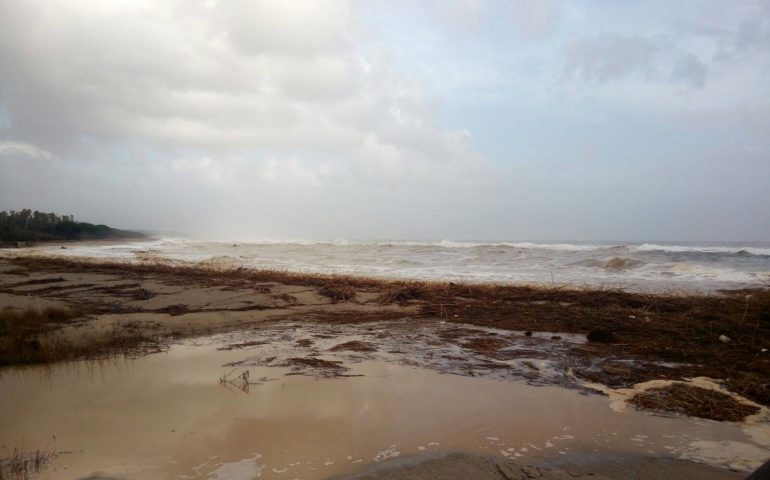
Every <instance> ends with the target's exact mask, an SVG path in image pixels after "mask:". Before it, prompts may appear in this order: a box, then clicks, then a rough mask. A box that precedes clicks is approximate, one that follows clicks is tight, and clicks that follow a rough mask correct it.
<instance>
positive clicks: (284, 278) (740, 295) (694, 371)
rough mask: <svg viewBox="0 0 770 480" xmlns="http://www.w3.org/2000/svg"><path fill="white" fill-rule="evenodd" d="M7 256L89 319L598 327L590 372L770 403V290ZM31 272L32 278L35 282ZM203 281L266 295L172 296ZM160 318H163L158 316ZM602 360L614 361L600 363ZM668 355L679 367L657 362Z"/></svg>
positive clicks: (208, 326) (489, 348)
mask: <svg viewBox="0 0 770 480" xmlns="http://www.w3.org/2000/svg"><path fill="white" fill-rule="evenodd" d="M0 261H1V262H4V263H5V264H6V265H7V268H5V270H6V271H8V270H14V269H16V270H18V271H17V272H16V275H12V276H9V275H3V278H2V281H0V292H2V295H4V298H7V299H13V298H16V300H17V301H18V297H20V296H25V297H33V298H42V299H43V300H42V301H43V302H45V300H46V299H54V300H56V301H57V302H59V303H61V304H63V305H65V306H67V307H72V308H74V309H75V310H76V311H77V312H78V313H79V314H80V315H81V316H83V317H85V318H89V317H94V316H97V317H98V316H105V315H117V316H120V315H127V316H131V315H133V316H134V317H136V316H139V317H141V316H142V315H145V316H148V315H149V316H153V315H154V316H161V317H162V319H163V322H161V323H162V324H163V323H165V324H166V326H167V327H168V328H166V330H167V331H166V333H167V334H168V335H170V336H172V337H177V338H179V337H183V336H188V335H194V334H200V333H211V332H215V331H223V330H226V329H228V328H238V327H237V325H239V324H240V323H243V322H248V323H254V322H263V321H266V320H270V319H273V320H275V319H286V318H290V317H292V316H297V315H300V316H302V315H305V316H310V317H312V318H314V319H316V320H321V321H327V322H329V321H342V322H351V321H352V322H361V321H363V320H367V319H368V320H371V319H383V320H386V319H397V318H401V317H403V316H405V315H409V316H411V317H414V318H420V319H430V320H440V321H446V322H450V323H466V324H472V325H476V326H480V327H489V328H496V329H502V330H507V331H519V332H525V333H527V332H531V333H530V335H535V336H544V337H549V334H553V335H550V336H551V337H554V339H556V338H555V337H559V336H560V335H562V336H563V335H567V334H579V335H585V336H587V338H588V340H589V341H588V342H586V343H585V345H583V346H582V347H581V349H580V353H579V355H577V356H576V359H575V364H574V365H573V370H574V371H575V374H576V375H577V376H578V377H581V378H582V379H584V380H586V381H591V382H598V383H602V384H605V385H609V386H612V387H631V386H633V385H634V384H637V383H641V382H645V381H650V380H656V379H660V378H664V379H669V380H682V379H684V378H689V377H699V376H707V377H711V378H716V379H720V380H724V381H726V382H727V386H728V387H732V388H731V389H732V390H733V391H736V392H740V393H741V394H742V395H744V396H746V397H747V398H749V399H751V400H754V401H756V402H757V403H759V404H762V405H764V406H769V405H770V354H768V352H767V349H768V348H770V289H752V290H738V291H722V292H720V293H716V294H697V295H694V294H682V293H674V294H672V293H638V292H625V291H622V290H617V289H610V290H600V289H590V288H584V289H574V288H562V287H543V286H532V285H525V286H517V285H495V284H460V283H453V282H419V281H410V280H406V281H396V280H380V279H373V278H365V277H355V276H342V275H321V274H303V273H292V272H285V271H273V270H249V269H242V268H238V269H231V270H222V269H217V268H212V267H209V266H206V265H205V264H188V265H183V266H179V265H178V264H173V263H171V264H169V263H160V262H155V263H141V264H137V263H124V262H104V261H99V260H92V259H79V258H74V259H73V258H58V257H57V258H50V257H29V256H25V257H3V256H1V255H0ZM11 265H12V266H11ZM52 273H53V274H56V273H62V274H67V275H73V276H74V277H77V276H78V275H81V276H82V275H86V276H88V275H91V276H92V277H93V276H104V275H113V276H115V280H131V281H132V283H131V284H130V285H128V286H127V284H125V283H124V284H123V285H120V284H118V285H112V284H110V285H105V284H100V283H99V282H102V283H104V279H103V278H102V277H99V278H86V279H85V280H84V279H81V278H75V279H74V280H72V281H69V280H68V279H66V278H64V277H62V276H61V275H60V276H59V277H54V278H51V277H50V274H52ZM30 275H31V276H32V277H31V280H30V279H26V277H27V276H30ZM36 275H37V276H42V278H37V277H35V276H36ZM46 275H48V276H46ZM86 280H87V281H86ZM147 281H150V282H151V283H152V282H155V284H157V283H160V284H161V285H158V286H159V287H161V288H159V291H157V292H153V291H152V289H151V288H150V289H148V288H145V287H146V285H144V283H146V282H147ZM164 284H165V285H164ZM193 284H197V286H198V287H203V288H209V289H223V290H224V291H227V292H232V291H241V292H243V293H248V292H254V293H255V294H256V297H257V298H254V299H253V300H249V301H248V303H243V302H241V303H238V304H237V305H227V304H223V305H221V307H208V308H201V306H196V305H194V304H193V303H190V302H189V301H188V300H191V299H190V298H188V297H190V296H191V294H189V292H188V294H187V295H182V296H181V297H180V298H179V299H178V300H179V301H178V302H177V303H173V304H171V303H169V302H165V303H164V302H162V301H161V299H162V298H163V297H164V296H166V295H165V292H164V289H166V290H167V289H168V285H176V286H179V285H188V286H189V285H193ZM261 284H264V285H262V286H260V285H261ZM271 285H275V286H277V287H278V288H274V287H271ZM150 286H152V285H150ZM294 287H305V290H313V291H312V292H311V291H307V292H305V293H306V297H307V298H299V299H298V298H297V297H294V296H292V295H291V294H290V293H285V291H288V290H291V289H292V288H294ZM260 290H261V291H262V293H260ZM272 290H275V292H273V291H272ZM268 292H269V293H268ZM89 293H90V294H93V293H98V294H99V295H100V296H103V297H106V298H105V299H104V300H103V301H100V300H98V299H97V300H95V301H93V300H91V299H90V297H93V296H94V295H89ZM260 295H261V296H260ZM174 301H176V300H174ZM6 303H7V302H6ZM0 305H3V304H2V303H0ZM15 306H18V305H15ZM212 311H220V312H224V311H229V312H231V314H233V315H235V316H236V317H237V316H238V315H240V316H241V317H243V318H239V319H238V320H237V321H236V322H235V323H227V322H224V323H222V324H220V323H219V322H216V321H214V322H212V321H208V322H207V321H200V319H197V318H196V317H199V316H200V315H201V314H202V313H206V312H212ZM185 317H190V318H196V321H195V322H194V323H195V326H194V327H191V328H187V329H182V330H180V329H176V330H175V329H174V328H175V326H176V325H178V324H180V323H182V322H180V321H178V320H179V319H180V318H182V319H186V318H185ZM157 320H158V319H153V320H152V321H155V322H156V323H157ZM140 323H141V321H140ZM161 327H163V325H161ZM161 329H162V328H161ZM135 330H142V329H141V328H138V329H135ZM474 348H475V351H476V352H478V353H482V354H493V355H494V353H495V350H496V349H499V348H500V345H495V342H487V343H484V342H481V343H479V344H478V345H476V346H475V347H474ZM597 359H598V360H603V362H604V363H602V364H601V365H598V368H597ZM623 359H634V360H635V361H637V362H638V363H640V364H641V366H636V367H635V366H634V365H630V366H621V365H619V364H618V361H622V360H623ZM645 360H649V362H647V363H645ZM661 362H662V363H666V362H669V363H672V364H676V366H675V368H672V367H670V366H666V365H656V363H658V364H659V363H661ZM6 363H7V362H6ZM33 363H34V362H33Z"/></svg>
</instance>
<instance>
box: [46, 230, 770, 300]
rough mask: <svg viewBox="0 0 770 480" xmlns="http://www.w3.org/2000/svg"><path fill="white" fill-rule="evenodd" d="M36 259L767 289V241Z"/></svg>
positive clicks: (171, 250) (247, 249) (152, 243)
mask: <svg viewBox="0 0 770 480" xmlns="http://www.w3.org/2000/svg"><path fill="white" fill-rule="evenodd" d="M34 250H35V251H37V252H38V253H44V254H52V255H67V256H84V257H93V258H101V259H122V260H131V261H134V260H135V261H148V260H158V259H163V260H175V261H185V262H206V263H209V264H211V263H213V264H215V265H217V266H221V267H228V268H232V267H247V268H266V269H278V270H288V271H296V272H317V273H333V274H353V275H365V276H374V277H382V278H401V279H420V280H443V281H455V282H457V281H466V282H495V283H538V284H556V285H572V286H591V287H602V286H603V287H611V288H616V287H620V288H625V289H631V290H649V291H664V290H686V291H714V290H718V289H736V288H747V287H759V286H770V243H741V244H735V243H665V242H637V243H628V242H590V243H586V242H563V243H548V242H544V243H538V242H455V241H448V240H442V241H437V242H413V241H353V240H336V241H326V242H318V241H302V240H298V241H258V242H241V241H227V242H223V241H206V240H199V239H191V238H152V239H143V240H138V241H130V242H121V243H111V244H109V243H75V244H68V245H67V246H66V248H64V249H63V248H61V246H60V245H58V244H56V245H53V244H50V245H45V246H38V247H34Z"/></svg>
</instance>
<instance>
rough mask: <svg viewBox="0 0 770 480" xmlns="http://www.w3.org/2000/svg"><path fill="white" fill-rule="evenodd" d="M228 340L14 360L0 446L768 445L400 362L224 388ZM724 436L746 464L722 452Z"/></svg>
mask: <svg viewBox="0 0 770 480" xmlns="http://www.w3.org/2000/svg"><path fill="white" fill-rule="evenodd" d="M226 345H228V338H227V337H225V336H215V337H205V338H200V339H198V340H196V341H188V342H183V343H180V344H177V345H174V346H172V347H171V348H170V349H169V350H168V351H166V352H163V353H156V354H151V355H148V356H145V357H142V358H139V359H136V360H132V361H126V360H118V359H116V360H110V361H105V362H101V363H100V362H87V361H83V362H71V363H65V364H55V365H51V366H46V367H42V366H38V367H20V368H12V369H3V370H2V377H1V378H0V389H2V391H3V392H5V393H4V394H3V395H2V397H1V398H0V411H2V412H3V414H2V417H1V418H0V445H4V446H5V447H4V450H5V451H4V452H3V453H7V450H8V447H10V446H11V445H17V444H19V443H20V442H23V443H24V444H26V445H38V446H44V447H47V448H55V449H56V450H57V451H58V452H60V454H59V455H58V456H57V457H56V458H55V459H54V460H53V461H52V463H51V465H50V467H49V468H48V469H47V470H45V471H43V472H42V473H41V475H40V478H41V479H48V478H51V479H54V478H83V477H87V476H89V475H92V474H94V473H97V472H101V473H102V474H103V475H106V476H109V477H114V478H143V479H144V478H148V479H155V478H158V479H160V478H173V477H176V478H213V479H225V478H252V477H253V476H254V475H256V474H257V473H258V474H259V475H260V478H268V479H270V478H276V479H279V478H305V479H321V478H327V477H330V476H333V475H344V474H351V473H355V472H356V471H359V470H360V469H361V468H362V467H365V466H366V465H368V464H380V463H384V462H386V461H388V460H391V459H396V458H402V457H409V456H414V455H420V454H424V453H437V454H438V453H443V452H454V451H463V452H468V453H473V454H476V455H492V456H494V457H496V458H498V459H499V460H500V461H509V460H512V461H514V462H515V463H516V464H521V465H527V464H542V463H543V462H544V461H546V460H548V459H552V458H554V457H557V458H558V457H564V458H575V457H581V456H584V455H596V454H599V453H601V454H603V455H607V456H609V457H614V456H616V455H620V456H624V455H625V456H631V457H637V456H641V457H653V458H660V459H667V460H673V459H679V458H690V459H696V460H699V461H706V462H710V463H712V464H714V465H718V466H721V467H722V468H721V469H720V468H712V469H705V468H703V467H701V466H697V465H695V464H692V463H691V462H687V463H686V465H690V466H692V468H693V469H694V470H693V472H699V471H701V470H704V471H705V470H708V471H710V472H711V473H712V475H713V478H725V479H728V478H740V475H736V474H734V473H732V472H730V471H729V470H728V469H725V467H729V466H730V465H733V467H737V468H740V467H741V466H743V467H744V468H745V467H746V466H747V462H748V461H753V462H758V461H760V460H761V458H760V456H761V455H762V454H763V453H764V452H762V451H761V450H758V448H759V447H757V446H756V445H754V444H753V443H752V439H751V438H750V437H749V436H748V435H747V434H746V433H745V432H744V431H743V430H742V429H741V428H740V427H737V426H735V425H731V424H724V423H717V422H710V421H694V420H692V419H688V418H682V417H672V418H667V417H661V416H650V415H647V414H643V413H640V412H635V411H626V412H615V411H613V410H612V409H610V408H609V404H608V401H607V399H606V398H605V397H603V396H600V395H586V394H583V393H581V392H579V391H576V390H570V389H564V388H559V387H547V386H540V387H536V386H531V385H527V384H526V383H523V382H517V381H501V380H492V379H487V378H481V377H465V376H459V375H451V374H440V373H438V372H436V371H434V370H428V369H424V368H420V367H410V366H405V365H399V364H395V363H389V362H381V361H368V360H367V361H360V362H356V361H353V360H345V361H344V364H345V366H346V367H348V368H349V369H350V370H349V374H350V375H361V376H349V377H343V378H339V377H337V378H323V377H316V376H313V375H287V374H289V373H292V372H291V369H290V368H287V367H249V368H248V370H249V372H250V374H249V378H250V382H252V383H251V384H249V385H248V388H245V389H244V388H243V387H244V386H243V384H242V383H239V382H233V383H232V384H225V385H222V384H220V382H219V378H220V377H222V376H223V375H226V374H227V373H228V372H231V371H232V369H233V367H230V366H228V364H231V363H232V362H236V361H240V360H243V359H248V358H249V356H250V355H252V354H253V353H249V352H245V351H242V350H238V349H236V350H218V348H222V347H224V346H226ZM324 357H325V358H327V359H329V360H332V361H335V360H338V357H335V356H334V355H325V356H324ZM240 371H241V369H239V372H240ZM728 444H733V445H738V446H739V447H740V449H741V450H742V452H743V453H742V455H740V456H742V457H743V458H741V459H740V460H738V459H736V458H731V459H723V458H720V455H721V452H720V445H728ZM752 452H753V453H752ZM750 456H751V457H753V458H752V459H750V458H749V457H750ZM725 460H727V463H725ZM656 468H660V467H659V466H658V467H656ZM685 470H686V469H685ZM439 471H441V470H439ZM364 478H366V477H364ZM385 478H389V477H385ZM514 478H515V477H514Z"/></svg>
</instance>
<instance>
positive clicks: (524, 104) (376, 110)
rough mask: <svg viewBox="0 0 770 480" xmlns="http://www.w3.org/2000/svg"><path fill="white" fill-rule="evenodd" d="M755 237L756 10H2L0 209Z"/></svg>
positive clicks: (328, 233)
mask: <svg viewBox="0 0 770 480" xmlns="http://www.w3.org/2000/svg"><path fill="white" fill-rule="evenodd" d="M21 208H32V209H38V210H42V211H54V212H56V213H59V214H74V215H75V216H76V217H77V218H78V219H80V220H83V221H91V222H95V223H107V224H109V225H112V226H117V227H122V228H136V229H144V230H163V231H176V232H185V233H189V234H192V235H200V236H206V237H209V238H233V239H235V238H237V239H289V238H291V239H300V238H301V239H415V240H439V239H452V240H545V241H548V240H587V241H590V240H640V241H641V240H668V241H684V240H689V241H770V0H741V1H735V0H702V1H690V0H682V1H677V2H670V1H656V0H649V1H644V2H630V1H629V2H626V1H610V0H593V1H574V2H573V1H560V0H514V1H483V0H446V1H430V0H426V1H421V2H414V1H406V0H404V1H400V0H387V1H385V0H381V1H380V0H367V1H359V2H345V1H343V0H333V1H332V0H330V1H328V2H327V1H302V0H292V1H291V2H286V1H260V0H254V1H236V0H233V1H222V0H208V1H188V0H180V1H166V2H148V1H142V0H127V1H105V2H92V1H86V0H83V1H78V0H71V1H58V0H25V1H16V0H0V210H18V209H21Z"/></svg>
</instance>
